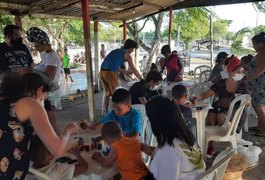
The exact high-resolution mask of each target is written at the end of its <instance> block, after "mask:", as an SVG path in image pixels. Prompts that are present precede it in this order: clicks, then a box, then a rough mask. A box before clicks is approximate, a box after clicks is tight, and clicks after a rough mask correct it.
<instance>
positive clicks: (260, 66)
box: [245, 57, 265, 81]
mask: <svg viewBox="0 0 265 180" xmlns="http://www.w3.org/2000/svg"><path fill="white" fill-rule="evenodd" d="M256 61H257V66H256V67H255V69H254V71H252V72H251V73H250V74H249V75H248V77H246V78H245V81H251V80H253V79H256V78H257V77H259V76H260V75H262V74H263V73H264V72H265V61H264V58H263V57H262V58H261V57H258V58H256Z"/></svg>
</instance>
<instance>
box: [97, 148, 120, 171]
mask: <svg viewBox="0 0 265 180" xmlns="http://www.w3.org/2000/svg"><path fill="white" fill-rule="evenodd" d="M117 156H118V153H117V150H116V149H115V148H114V147H113V146H111V149H110V152H109V154H108V156H107V157H106V158H104V157H103V156H102V155H101V153H100V152H94V154H93V155H92V159H94V160H96V161H97V162H99V164H100V165H101V166H102V167H106V168H108V167H111V166H112V165H113V163H114V162H115V161H116V159H117Z"/></svg>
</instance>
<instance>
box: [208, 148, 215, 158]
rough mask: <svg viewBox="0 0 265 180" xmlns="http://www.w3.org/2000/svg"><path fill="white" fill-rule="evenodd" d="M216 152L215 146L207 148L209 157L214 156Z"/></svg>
mask: <svg viewBox="0 0 265 180" xmlns="http://www.w3.org/2000/svg"><path fill="white" fill-rule="evenodd" d="M214 154H215V150H214V147H213V146H211V147H208V149H207V158H213V155H214Z"/></svg>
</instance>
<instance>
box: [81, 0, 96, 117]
mask: <svg viewBox="0 0 265 180" xmlns="http://www.w3.org/2000/svg"><path fill="white" fill-rule="evenodd" d="M81 3H82V17H83V28H84V40H85V58H86V73H87V92H88V94H87V95H88V96H87V97H88V110H89V119H90V120H91V121H94V120H95V114H94V113H95V99H94V88H93V74H92V57H91V45H90V15H89V0H81Z"/></svg>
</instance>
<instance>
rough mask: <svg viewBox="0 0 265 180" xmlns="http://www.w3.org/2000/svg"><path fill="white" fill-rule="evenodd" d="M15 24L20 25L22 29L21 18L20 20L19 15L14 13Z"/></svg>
mask: <svg viewBox="0 0 265 180" xmlns="http://www.w3.org/2000/svg"><path fill="white" fill-rule="evenodd" d="M15 24H16V25H17V26H18V27H20V29H22V20H21V16H19V15H15Z"/></svg>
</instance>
